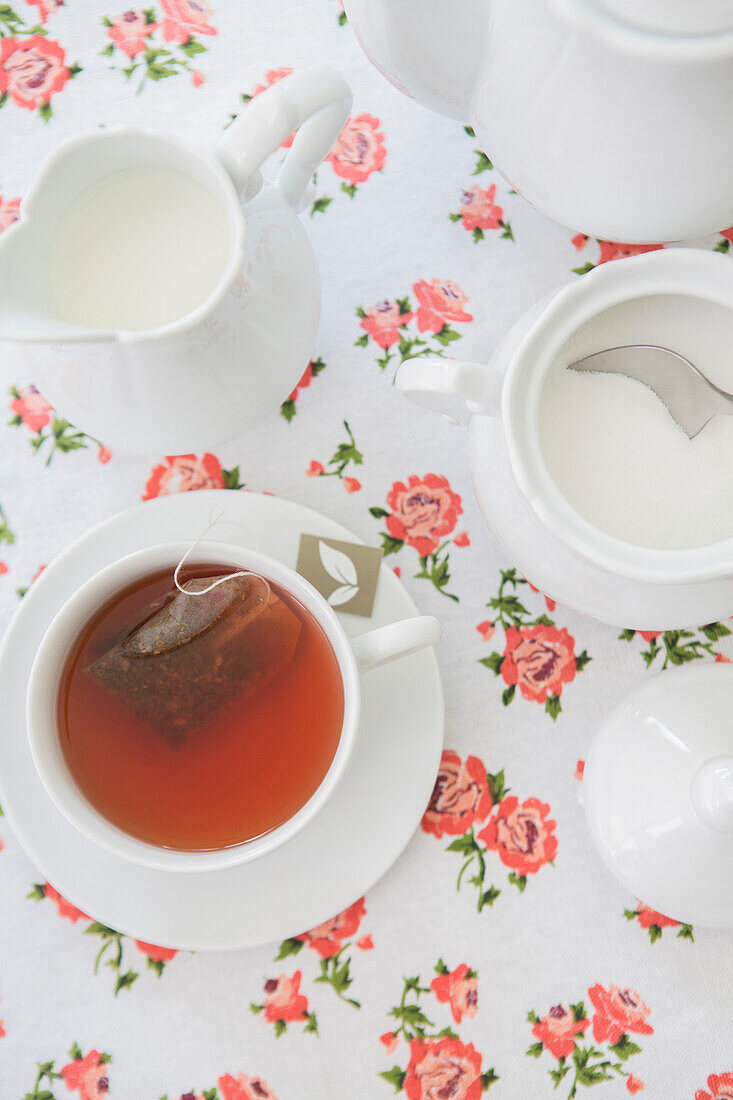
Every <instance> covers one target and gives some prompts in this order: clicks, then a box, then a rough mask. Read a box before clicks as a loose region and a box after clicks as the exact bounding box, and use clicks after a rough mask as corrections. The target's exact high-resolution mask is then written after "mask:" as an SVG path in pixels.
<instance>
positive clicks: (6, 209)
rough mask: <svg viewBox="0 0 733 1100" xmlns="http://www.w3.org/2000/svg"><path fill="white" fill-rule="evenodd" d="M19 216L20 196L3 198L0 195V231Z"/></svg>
mask: <svg viewBox="0 0 733 1100" xmlns="http://www.w3.org/2000/svg"><path fill="white" fill-rule="evenodd" d="M19 217H20V198H19V197H18V196H17V195H16V197H15V198H14V199H3V198H1V197H0V233H2V231H3V229H7V228H8V226H9V225H12V224H13V222H17V220H18V218H19Z"/></svg>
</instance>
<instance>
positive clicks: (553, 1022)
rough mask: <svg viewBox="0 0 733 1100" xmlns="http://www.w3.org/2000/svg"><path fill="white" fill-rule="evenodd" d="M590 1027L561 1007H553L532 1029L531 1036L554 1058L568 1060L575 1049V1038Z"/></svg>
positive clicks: (588, 1022)
mask: <svg viewBox="0 0 733 1100" xmlns="http://www.w3.org/2000/svg"><path fill="white" fill-rule="evenodd" d="M588 1027H590V1020H587V1019H583V1020H576V1019H575V1017H574V1016H573V1013H572V1012H571V1011H569V1010H568V1009H567V1008H563V1006H562V1005H554V1007H553V1008H551V1009H550V1011H549V1012H548V1013H547V1015H546V1016H543V1017H542V1019H541V1020H540V1021H539V1022H538V1023H536V1024H535V1025H534V1027H533V1028H532V1034H533V1035H534V1036H536V1038H538V1039H539V1040H540V1042H541V1043H542V1045H543V1047H544V1048H545V1050H549V1052H550V1054H552V1055H554V1057H555V1058H569V1057H570V1055H571V1054H572V1053H573V1050H574V1049H575V1036H576V1035H582V1034H583V1032H584V1031H585V1030H586V1028H588Z"/></svg>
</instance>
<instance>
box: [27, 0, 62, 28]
mask: <svg viewBox="0 0 733 1100" xmlns="http://www.w3.org/2000/svg"><path fill="white" fill-rule="evenodd" d="M26 4H30V5H31V6H32V7H36V8H38V18H39V19H40V20H41V22H42V23H45V22H46V20H47V19H48V17H49V15H53V13H54V12H56V11H58V10H59V8H62V7H63V6H64V0H26Z"/></svg>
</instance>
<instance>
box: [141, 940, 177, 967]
mask: <svg viewBox="0 0 733 1100" xmlns="http://www.w3.org/2000/svg"><path fill="white" fill-rule="evenodd" d="M135 947H137V948H139V949H140V951H142V953H143V955H147V956H148V958H149V959H152V960H153V962H163V963H166V962H170V961H171V959H173V958H175V956H176V955H177V954H178V949H177V948H175V947H159V946H158V945H157V944H155V943H145V941H144V940H135Z"/></svg>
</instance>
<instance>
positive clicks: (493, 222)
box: [461, 183, 504, 232]
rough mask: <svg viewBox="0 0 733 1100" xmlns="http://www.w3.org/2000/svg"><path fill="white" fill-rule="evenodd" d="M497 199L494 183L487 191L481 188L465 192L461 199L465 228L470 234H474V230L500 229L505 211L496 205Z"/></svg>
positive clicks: (473, 188)
mask: <svg viewBox="0 0 733 1100" xmlns="http://www.w3.org/2000/svg"><path fill="white" fill-rule="evenodd" d="M495 198H496V184H495V183H492V185H491V187H489V188H488V190H486V191H483V190H482V189H481V188H480V187H472V188H471V189H470V190H469V191H464V192H463V195H462V197H461V219H462V221H463V228H464V229H467V230H468V231H469V232H473V230H474V229H500V228H501V225H502V219H503V217H504V211H503V210H502V208H501V207H500V206H495V205H494V199H495Z"/></svg>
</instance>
